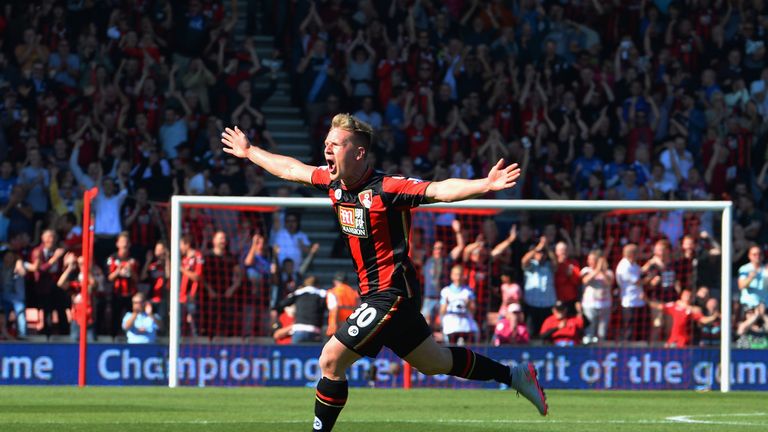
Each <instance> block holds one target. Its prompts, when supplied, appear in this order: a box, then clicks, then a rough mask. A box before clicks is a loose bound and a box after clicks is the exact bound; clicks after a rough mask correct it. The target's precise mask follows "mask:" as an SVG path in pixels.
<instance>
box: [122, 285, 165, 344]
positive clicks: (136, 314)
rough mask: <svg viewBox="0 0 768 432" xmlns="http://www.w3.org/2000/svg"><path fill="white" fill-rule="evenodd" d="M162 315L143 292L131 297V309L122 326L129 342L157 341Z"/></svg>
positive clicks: (146, 342) (145, 342) (126, 314)
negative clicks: (159, 315)
mask: <svg viewBox="0 0 768 432" xmlns="http://www.w3.org/2000/svg"><path fill="white" fill-rule="evenodd" d="M159 322H160V317H158V316H157V315H155V313H154V311H153V310H152V303H150V302H148V301H147V299H146V297H145V296H144V294H143V293H136V294H134V295H133V297H131V310H130V312H126V313H125V315H124V316H123V318H122V327H123V330H124V331H125V335H126V337H127V338H128V343H129V344H148V343H155V342H156V341H157V330H158V329H159V327H160V324H159Z"/></svg>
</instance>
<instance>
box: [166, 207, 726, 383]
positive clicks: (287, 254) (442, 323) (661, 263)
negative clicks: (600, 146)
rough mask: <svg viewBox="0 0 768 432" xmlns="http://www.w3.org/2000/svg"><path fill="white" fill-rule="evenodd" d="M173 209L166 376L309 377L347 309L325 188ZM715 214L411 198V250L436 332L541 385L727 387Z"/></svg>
mask: <svg viewBox="0 0 768 432" xmlns="http://www.w3.org/2000/svg"><path fill="white" fill-rule="evenodd" d="M170 221H171V269H172V271H171V283H170V289H171V292H170V301H169V303H170V308H169V316H168V321H167V322H168V323H169V326H168V334H169V369H168V377H169V385H170V386H172V387H175V386H178V385H197V386H208V385H314V382H315V380H317V379H318V378H319V374H320V370H319V367H318V364H317V360H316V358H317V356H318V355H319V353H320V349H321V346H322V345H321V344H322V342H323V341H325V340H327V337H328V334H332V328H333V326H334V320H336V322H338V321H339V320H342V319H344V317H345V316H348V315H349V314H350V313H352V311H353V310H354V308H355V306H356V304H355V303H353V302H354V299H352V298H350V297H344V295H345V294H344V292H345V291H343V290H344V287H341V286H342V285H343V284H345V283H346V284H347V285H349V286H351V287H353V288H356V283H357V277H356V275H355V273H354V269H353V266H352V261H351V260H350V258H349V255H348V251H347V250H346V246H345V245H344V242H343V241H342V239H341V237H340V236H341V233H340V230H339V229H338V221H337V219H336V216H335V215H334V213H333V212H332V210H331V207H330V203H329V202H328V200H327V199H324V198H250V197H249V198H237V197H205V196H194V197H193V196H174V197H173V199H172V201H171V206H170ZM723 227H726V228H727V229H723ZM730 227H731V206H730V203H729V202H695V201H635V202H627V201H621V202H618V201H546V200H543V201H526V200H520V201H510V200H471V201H465V202H461V203H452V204H433V205H426V206H422V207H420V208H418V209H416V210H414V211H413V213H412V220H411V238H410V256H411V259H412V260H413V262H414V264H415V266H416V268H417V271H418V274H419V276H420V279H421V286H422V292H421V294H422V297H423V300H422V302H423V307H422V313H423V314H424V315H425V318H426V319H427V321H428V323H429V324H430V326H431V327H432V330H433V334H434V336H435V338H436V339H437V340H438V341H440V342H441V343H445V344H466V345H472V346H473V347H474V348H475V349H477V350H478V351H479V352H481V353H485V354H487V355H488V356H490V357H493V358H497V359H500V360H503V361H505V362H507V363H510V364H512V363H515V362H522V361H534V362H535V363H536V364H537V367H538V368H539V370H540V373H541V375H542V377H543V379H544V383H545V386H547V384H549V387H561V388H648V389H654V388H720V389H721V390H723V391H728V390H729V388H730V383H731V381H727V382H723V383H721V382H720V379H719V377H720V374H721V373H722V372H721V371H723V370H729V369H730V353H731V351H730V341H731V331H732V324H733V320H732V319H731V317H732V315H731V309H732V292H731V287H732V285H733V284H732V280H731V255H732V254H731V241H732V240H731V231H730ZM737 235H739V234H738V233H737ZM339 290H341V291H339ZM735 305H736V307H738V301H736V302H735ZM329 307H330V308H332V313H330V314H329V312H328V308H329ZM344 311H346V314H345V312H344ZM738 313H739V311H738V309H737V310H736V311H735V315H736V316H737V315H738ZM329 315H332V316H333V317H334V318H331V317H330V316H329ZM329 328H331V331H329V330H328V329H329ZM721 365H722V366H723V367H722V368H721ZM737 372H738V371H737ZM349 376H350V380H351V381H352V383H353V385H372V386H383V387H390V386H392V387H400V386H403V385H405V386H411V385H412V386H414V387H420V386H426V387H443V386H449V387H473V386H485V387H490V386H493V385H495V384H491V383H485V384H483V383H480V384H477V383H471V382H468V381H464V380H458V379H453V378H450V377H446V376H430V377H428V376H425V375H422V374H420V373H418V371H415V370H410V369H409V368H407V365H404V364H403V362H402V361H401V360H399V359H397V357H395V356H394V354H392V353H391V352H390V351H388V350H387V349H384V350H383V351H382V353H381V354H380V355H379V357H378V358H377V359H362V360H360V361H359V362H358V363H357V364H356V365H355V366H353V367H352V368H351V370H350V371H349ZM732 379H734V378H733V377H732Z"/></svg>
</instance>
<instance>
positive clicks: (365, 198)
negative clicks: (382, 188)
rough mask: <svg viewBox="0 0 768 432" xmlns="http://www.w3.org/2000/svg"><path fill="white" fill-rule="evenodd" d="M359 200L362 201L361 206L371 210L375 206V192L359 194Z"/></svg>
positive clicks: (365, 191)
mask: <svg viewBox="0 0 768 432" xmlns="http://www.w3.org/2000/svg"><path fill="white" fill-rule="evenodd" d="M357 199H358V200H360V204H362V205H363V207H365V208H367V209H369V208H371V206H372V205H373V192H372V191H371V190H370V189H366V190H364V191H362V192H360V193H359V194H357Z"/></svg>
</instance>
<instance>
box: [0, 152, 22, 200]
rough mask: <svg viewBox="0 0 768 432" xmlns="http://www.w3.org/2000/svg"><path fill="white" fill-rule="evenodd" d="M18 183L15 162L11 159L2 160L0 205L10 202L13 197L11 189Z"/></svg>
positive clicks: (0, 164) (0, 166)
mask: <svg viewBox="0 0 768 432" xmlns="http://www.w3.org/2000/svg"><path fill="white" fill-rule="evenodd" d="M17 183H18V178H17V177H16V175H14V169H13V164H12V163H11V161H10V160H7V159H6V160H4V161H2V162H0V206H3V207H4V206H5V205H6V204H8V200H9V199H10V198H11V191H12V190H13V187H14V186H15V185H16V184H17Z"/></svg>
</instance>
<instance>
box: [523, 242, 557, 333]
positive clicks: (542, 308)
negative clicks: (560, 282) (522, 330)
mask: <svg viewBox="0 0 768 432" xmlns="http://www.w3.org/2000/svg"><path fill="white" fill-rule="evenodd" d="M547 245H548V241H547V238H546V236H541V238H540V239H539V243H538V244H536V245H535V246H533V247H531V249H530V250H529V251H528V252H527V253H526V254H525V255H524V256H523V258H522V259H521V263H522V267H523V271H524V272H525V284H524V285H523V313H524V314H525V325H526V326H527V327H528V333H529V334H530V335H532V336H538V335H539V332H540V329H541V325H542V324H543V323H544V320H545V319H547V317H548V316H549V314H550V313H551V312H550V309H551V308H552V307H553V306H554V305H555V302H556V301H557V294H556V291H555V275H554V270H553V269H552V263H553V262H556V259H555V257H554V253H553V252H552V251H551V250H550V249H549V248H548V247H547Z"/></svg>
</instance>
